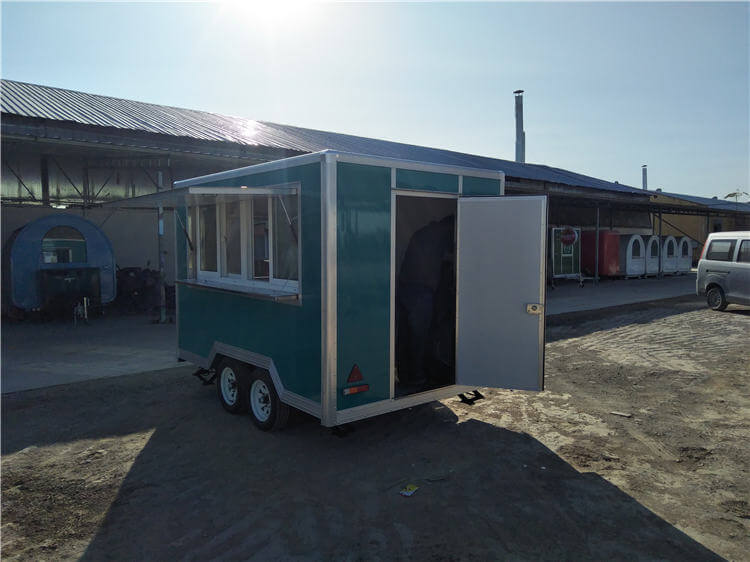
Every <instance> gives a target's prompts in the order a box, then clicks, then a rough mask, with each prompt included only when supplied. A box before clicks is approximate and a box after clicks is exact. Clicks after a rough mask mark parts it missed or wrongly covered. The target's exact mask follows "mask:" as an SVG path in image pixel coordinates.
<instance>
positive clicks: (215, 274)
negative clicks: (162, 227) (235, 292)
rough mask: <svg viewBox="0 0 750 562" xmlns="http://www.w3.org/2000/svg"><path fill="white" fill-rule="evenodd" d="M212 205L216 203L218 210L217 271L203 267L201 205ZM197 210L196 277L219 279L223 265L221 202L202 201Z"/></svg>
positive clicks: (216, 210) (215, 208) (215, 209)
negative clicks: (220, 223) (220, 219)
mask: <svg viewBox="0 0 750 562" xmlns="http://www.w3.org/2000/svg"><path fill="white" fill-rule="evenodd" d="M211 205H214V211H215V212H216V271H206V270H204V269H201V252H202V246H203V243H202V242H201V207H210V206H211ZM195 207H196V209H197V211H196V213H195V214H196V221H195V234H196V236H195V239H196V245H195V272H196V277H197V278H198V279H218V278H219V271H220V266H221V254H220V253H219V252H221V247H220V241H221V228H220V225H219V203H218V201H211V202H210V203H209V202H201V203H199V204H197V205H195Z"/></svg>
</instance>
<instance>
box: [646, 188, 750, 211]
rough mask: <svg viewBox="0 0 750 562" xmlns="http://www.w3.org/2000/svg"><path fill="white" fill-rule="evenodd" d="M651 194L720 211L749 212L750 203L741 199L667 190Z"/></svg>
mask: <svg viewBox="0 0 750 562" xmlns="http://www.w3.org/2000/svg"><path fill="white" fill-rule="evenodd" d="M651 195H654V196H658V195H666V196H667V197H674V198H675V199H680V200H682V201H687V202H688V203H695V204H696V205H702V206H704V207H710V208H712V209H718V210H721V211H738V212H741V213H750V203H743V202H741V201H738V202H735V201H732V200H730V199H718V198H714V197H699V196H697V195H684V194H682V193H669V192H667V191H653V192H651Z"/></svg>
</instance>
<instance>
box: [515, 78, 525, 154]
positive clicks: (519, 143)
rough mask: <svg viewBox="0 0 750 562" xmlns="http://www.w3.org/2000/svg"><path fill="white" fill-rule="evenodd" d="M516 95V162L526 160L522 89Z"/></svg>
mask: <svg viewBox="0 0 750 562" xmlns="http://www.w3.org/2000/svg"><path fill="white" fill-rule="evenodd" d="M513 93H514V94H515V95H516V162H526V132H525V131H524V130H523V90H516V91H514V92H513Z"/></svg>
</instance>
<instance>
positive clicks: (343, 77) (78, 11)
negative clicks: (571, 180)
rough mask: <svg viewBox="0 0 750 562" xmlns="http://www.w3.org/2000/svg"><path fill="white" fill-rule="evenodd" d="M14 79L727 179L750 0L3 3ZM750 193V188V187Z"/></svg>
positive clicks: (634, 179) (585, 167)
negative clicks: (519, 104)
mask: <svg viewBox="0 0 750 562" xmlns="http://www.w3.org/2000/svg"><path fill="white" fill-rule="evenodd" d="M1 16H2V59H1V64H2V67H1V68H0V74H1V75H2V77H3V78H9V79H13V80H20V81H25V82H32V83H36V84H44V85H49V86H57V87H62V88H69V89H73V90H80V91H85V92H90V93H97V94H104V95H109V96H115V97H122V98H127V99H134V100H139V101H146V102H151V103H158V104H165V105H172V106H178V107H187V108H192V109H201V110H206V111H212V112H215V113H222V114H227V115H236V116H242V117H247V118H251V119H258V120H263V121H273V122H277V123H284V124H289V125H297V126H301V127H310V128H316V129H323V130H328V131H336V132H342V133H351V134H356V135H362V136H367V137H375V138H382V139H388V140H394V141H400V142H407V143H412V144H420V145H425V146H433V147H438V148H445V149H451V150H457V151H461V152H468V153H472V154H481V155H484V156H492V157H497V158H504V159H509V160H512V159H513V158H514V156H515V122H514V119H515V117H514V100H513V91H514V90H516V89H523V90H525V94H524V110H525V112H524V121H525V130H526V161H527V162H535V163H540V164H547V165H550V166H557V167H561V168H565V169H568V170H573V171H576V172H579V173H584V174H589V175H592V176H595V177H598V178H602V179H605V180H610V181H614V180H617V181H619V182H620V183H625V184H628V185H632V186H635V187H640V185H641V164H648V170H649V172H648V173H649V181H648V183H649V188H650V189H655V188H662V189H663V190H664V191H672V192H680V193H687V194H693V195H703V196H709V197H710V196H713V195H717V196H719V197H720V198H723V197H724V196H725V195H726V194H727V193H729V192H731V191H735V190H737V189H741V190H742V191H747V192H750V185H749V184H750V179H749V178H750V161H749V159H750V145H749V141H748V138H749V136H750V113H749V109H748V108H749V105H750V101H749V95H748V92H749V91H750V72H749V69H748V63H749V61H748V59H749V57H750V54H749V53H750V41H749V35H748V28H749V26H750V3H747V2H734V3H716V2H709V3H697V2H692V3H676V2H670V3H648V2H628V3H610V2H606V3H562V2H554V3H523V4H519V3H471V4H469V3H409V4H399V3H357V4H343V3H326V4H313V3H301V2H296V3H289V2H278V1H277V2H273V3H265V4H264V3H252V2H247V1H246V2H226V3H150V2H140V3H109V2H107V3H83V2H76V3H63V2H54V3H35V2H18V3H15V2H6V1H3V2H2V8H1ZM746 200H747V198H746Z"/></svg>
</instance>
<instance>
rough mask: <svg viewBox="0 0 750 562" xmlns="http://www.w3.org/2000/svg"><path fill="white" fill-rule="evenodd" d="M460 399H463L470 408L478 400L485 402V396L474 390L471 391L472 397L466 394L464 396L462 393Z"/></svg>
mask: <svg viewBox="0 0 750 562" xmlns="http://www.w3.org/2000/svg"><path fill="white" fill-rule="evenodd" d="M458 397H459V398H460V399H461V402H463V403H464V404H468V405H469V406H473V405H474V402H476V401H477V400H483V399H484V394H482V393H481V392H479V391H478V390H472V391H471V396H466V394H464V393H463V392H462V393H461V394H459V395H458Z"/></svg>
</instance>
